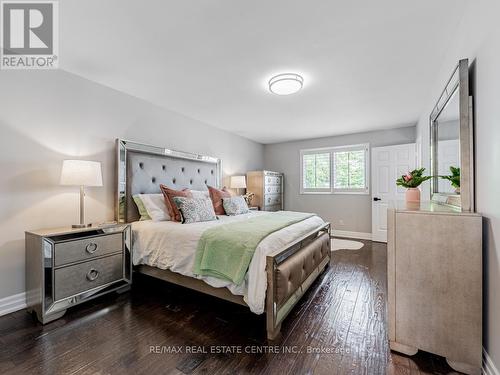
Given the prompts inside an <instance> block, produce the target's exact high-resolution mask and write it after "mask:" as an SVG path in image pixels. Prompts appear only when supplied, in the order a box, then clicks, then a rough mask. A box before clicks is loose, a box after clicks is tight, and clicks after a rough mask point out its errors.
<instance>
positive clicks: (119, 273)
mask: <svg viewBox="0 0 500 375" xmlns="http://www.w3.org/2000/svg"><path fill="white" fill-rule="evenodd" d="M122 278H123V254H117V255H111V256H109V257H106V258H100V259H96V260H91V261H88V262H85V263H80V264H75V265H73V266H68V267H63V268H59V269H56V270H55V271H54V293H55V300H56V301H57V300H60V299H63V298H66V297H69V296H72V295H75V294H78V293H80V292H84V291H86V290H89V289H92V288H95V287H98V286H101V285H104V284H108V283H111V282H113V281H118V280H121V279H122Z"/></svg>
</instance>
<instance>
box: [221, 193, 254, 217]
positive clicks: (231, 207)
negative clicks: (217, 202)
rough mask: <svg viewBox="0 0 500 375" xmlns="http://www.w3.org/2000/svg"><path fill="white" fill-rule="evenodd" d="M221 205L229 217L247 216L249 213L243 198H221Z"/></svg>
mask: <svg viewBox="0 0 500 375" xmlns="http://www.w3.org/2000/svg"><path fill="white" fill-rule="evenodd" d="M222 204H223V205H224V210H225V211H226V215H229V216H234V215H241V214H247V213H249V212H250V209H249V208H248V205H247V202H245V198H243V197H242V196H239V197H231V198H223V199H222Z"/></svg>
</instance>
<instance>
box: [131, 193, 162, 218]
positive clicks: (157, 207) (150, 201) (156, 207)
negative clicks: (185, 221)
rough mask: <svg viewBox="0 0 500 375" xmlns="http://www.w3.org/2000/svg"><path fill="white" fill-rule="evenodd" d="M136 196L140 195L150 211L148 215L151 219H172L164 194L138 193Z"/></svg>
mask: <svg viewBox="0 0 500 375" xmlns="http://www.w3.org/2000/svg"><path fill="white" fill-rule="evenodd" d="M134 196H138V197H139V198H140V199H141V200H142V203H143V204H144V208H145V209H146V211H148V215H149V216H150V217H151V220H153V221H168V220H170V215H169V214H168V210H167V206H166V205H165V197H164V196H163V194H137V195H134Z"/></svg>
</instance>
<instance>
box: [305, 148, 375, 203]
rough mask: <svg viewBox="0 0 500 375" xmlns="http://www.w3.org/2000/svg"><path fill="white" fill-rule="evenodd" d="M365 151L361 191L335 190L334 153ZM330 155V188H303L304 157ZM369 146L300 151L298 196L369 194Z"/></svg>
mask: <svg viewBox="0 0 500 375" xmlns="http://www.w3.org/2000/svg"><path fill="white" fill-rule="evenodd" d="M359 150H364V151H365V187H364V188H361V189H349V188H348V189H336V188H335V153H336V152H342V151H343V152H345V151H359ZM324 153H329V154H330V187H329V188H305V187H304V155H311V154H324ZM370 168H371V164H370V144H369V143H360V144H355V145H345V146H332V147H320V148H308V149H302V150H300V194H320V195H321V194H352V195H369V194H370Z"/></svg>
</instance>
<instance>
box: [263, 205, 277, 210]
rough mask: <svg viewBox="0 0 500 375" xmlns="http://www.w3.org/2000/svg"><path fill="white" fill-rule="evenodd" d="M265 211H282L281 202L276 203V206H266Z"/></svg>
mask: <svg viewBox="0 0 500 375" xmlns="http://www.w3.org/2000/svg"><path fill="white" fill-rule="evenodd" d="M263 211H281V204H275V205H274V206H266V207H264V209H263Z"/></svg>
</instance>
